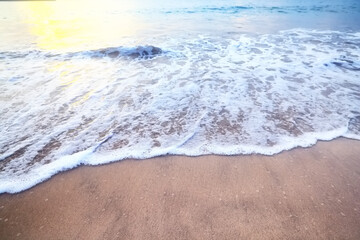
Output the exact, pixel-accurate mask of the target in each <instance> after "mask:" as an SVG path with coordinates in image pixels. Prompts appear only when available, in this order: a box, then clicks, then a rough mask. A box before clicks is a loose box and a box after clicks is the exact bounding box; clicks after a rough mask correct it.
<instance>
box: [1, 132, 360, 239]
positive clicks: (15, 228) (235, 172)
mask: <svg viewBox="0 0 360 240" xmlns="http://www.w3.org/2000/svg"><path fill="white" fill-rule="evenodd" d="M0 239H3V240H5V239H360V141H353V140H348V139H337V140H334V141H331V142H319V143H318V144H317V145H315V146H313V147H311V148H306V149H294V150H291V151H286V152H283V153H281V154H278V155H275V156H270V157H267V156H259V155H251V156H227V157H224V156H202V157H183V156H164V157H159V158H153V159H150V160H126V161H121V162H117V163H112V164H108V165H103V166H96V167H91V166H82V167H79V168H77V169H74V170H71V171H68V172H64V173H61V174H58V175H56V176H54V177H53V178H52V179H50V180H49V181H46V182H44V183H42V184H40V185H38V186H36V187H34V188H32V189H29V190H27V191H25V192H22V193H20V194H15V195H10V194H2V195H0Z"/></svg>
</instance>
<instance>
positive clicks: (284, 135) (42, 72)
mask: <svg viewBox="0 0 360 240" xmlns="http://www.w3.org/2000/svg"><path fill="white" fill-rule="evenodd" d="M359 43H360V34H359V33H349V32H335V31H310V30H301V29H294V30H288V31H282V32H279V33H276V34H259V35H247V34H241V35H234V36H231V37H229V36H221V37H219V36H213V35H211V36H203V35H200V36H198V37H196V38H193V37H191V38H187V37H180V36H177V37H176V38H171V39H169V38H164V39H161V38H159V39H157V43H156V46H161V48H159V47H153V46H146V45H144V46H140V47H130V48H126V47H111V48H103V49H97V50H89V51H78V52H71V53H49V52H41V51H28V52H26V51H23V52H21V51H17V52H16V51H14V52H11V53H1V54H2V55H1V56H2V57H3V59H2V62H3V63H4V64H5V65H6V68H4V69H3V70H2V71H1V73H0V74H1V76H0V100H1V101H2V102H1V103H2V108H0V126H1V127H0V192H18V191H22V190H25V189H27V188H29V187H31V186H33V185H34V184H36V183H39V182H41V181H43V180H45V179H47V178H49V177H51V176H52V175H54V174H56V173H57V172H59V171H64V170H66V169H70V168H73V167H76V166H78V165H81V164H91V165H96V164H102V163H107V162H111V161H117V160H121V159H125V158H150V157H152V156H158V155H164V154H184V155H191V156H193V155H204V154H225V155H229V154H252V153H258V154H266V155H271V154H276V153H278V152H281V151H284V150H287V149H291V148H294V147H298V146H300V147H307V146H311V145H312V144H315V143H316V141H318V140H331V139H334V138H336V137H340V136H343V137H349V138H354V139H359V140H360V111H359V105H360V94H359V92H360V84H359V81H358V79H359V70H358V68H359V65H360V62H359V59H358V56H360V47H359V46H360V44H359ZM163 49H167V50H166V51H164V50H163ZM23 53H26V54H25V55H23V56H24V57H21V56H22V55H21V54H23ZM168 53H171V54H168ZM163 55H165V56H167V57H162V56H163ZM37 56H38V57H37ZM157 56H159V57H157ZM173 56H176V57H173ZM109 59H110V60H109ZM113 59H115V61H113ZM116 59H119V60H116ZM122 59H130V61H127V60H125V61H123V60H122ZM133 59H135V60H133ZM138 59H139V61H137V60H138ZM142 59H146V60H145V61H142Z"/></svg>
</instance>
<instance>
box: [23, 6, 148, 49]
mask: <svg viewBox="0 0 360 240" xmlns="http://www.w3.org/2000/svg"><path fill="white" fill-rule="evenodd" d="M133 7H134V5H131V3H129V2H126V3H125V1H124V0H122V1H111V0H105V1H83V0H77V1H67V0H60V1H59V0H58V1H56V2H26V3H24V4H22V5H19V8H21V11H22V12H23V13H24V14H25V15H26V16H27V18H26V22H27V24H28V26H29V30H30V33H31V34H33V35H35V36H36V44H37V46H38V47H39V48H41V49H46V50H61V49H77V50H83V49H89V48H93V47H94V46H104V45H106V44H112V43H114V42H117V40H118V41H121V39H122V38H126V37H131V36H133V35H135V34H136V33H137V32H138V31H139V30H141V29H143V28H144V23H142V22H141V21H140V20H139V19H138V18H136V17H135V16H134V15H133V14H131V13H130V11H129V10H130V9H132V8H133ZM119 12H120V13H121V14H119Z"/></svg>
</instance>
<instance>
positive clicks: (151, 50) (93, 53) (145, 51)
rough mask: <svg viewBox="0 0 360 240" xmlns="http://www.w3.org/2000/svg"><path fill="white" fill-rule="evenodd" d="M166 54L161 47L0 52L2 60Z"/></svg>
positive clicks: (148, 56) (133, 56)
mask: <svg viewBox="0 0 360 240" xmlns="http://www.w3.org/2000/svg"><path fill="white" fill-rule="evenodd" d="M163 53H166V51H164V50H162V49H161V48H159V47H155V46H151V45H145V46H137V47H123V46H121V47H108V48H102V49H96V50H85V51H79V52H67V53H60V52H59V53H56V52H45V51H40V50H23V51H14V52H12V51H5V52H0V59H7V58H9V59H16V58H69V57H82V58H84V57H93V58H101V57H109V58H124V57H125V58H132V59H148V58H153V57H156V56H158V55H161V54H163Z"/></svg>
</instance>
